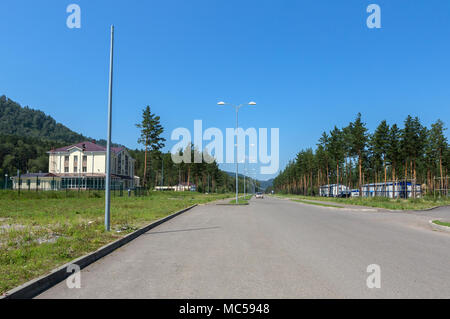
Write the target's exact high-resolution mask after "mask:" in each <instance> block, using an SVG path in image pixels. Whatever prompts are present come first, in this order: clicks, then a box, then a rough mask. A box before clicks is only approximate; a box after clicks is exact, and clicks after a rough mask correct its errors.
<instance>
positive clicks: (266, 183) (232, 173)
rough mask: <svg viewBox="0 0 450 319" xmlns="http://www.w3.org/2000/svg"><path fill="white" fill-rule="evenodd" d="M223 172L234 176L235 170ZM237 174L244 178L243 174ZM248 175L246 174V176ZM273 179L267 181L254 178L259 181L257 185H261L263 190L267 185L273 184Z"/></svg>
mask: <svg viewBox="0 0 450 319" xmlns="http://www.w3.org/2000/svg"><path fill="white" fill-rule="evenodd" d="M225 173H226V174H228V175H229V176H231V177H236V173H235V172H227V171H225ZM238 176H239V178H244V175H243V174H238ZM248 177H249V176H247V178H248ZM273 180H274V179H273V178H272V179H269V180H267V181H260V180H256V181H257V182H258V183H259V187H261V189H263V190H265V189H267V188H268V187H271V186H273Z"/></svg>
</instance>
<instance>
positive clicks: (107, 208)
mask: <svg viewBox="0 0 450 319" xmlns="http://www.w3.org/2000/svg"><path fill="white" fill-rule="evenodd" d="M113 62H114V26H113V25H112V26H111V49H110V60H109V92H108V140H107V142H108V143H107V146H106V183H105V229H106V231H110V229H111V226H110V202H111V198H110V195H111V194H110V193H111V117H112V89H113Z"/></svg>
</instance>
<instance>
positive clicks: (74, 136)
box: [0, 96, 258, 192]
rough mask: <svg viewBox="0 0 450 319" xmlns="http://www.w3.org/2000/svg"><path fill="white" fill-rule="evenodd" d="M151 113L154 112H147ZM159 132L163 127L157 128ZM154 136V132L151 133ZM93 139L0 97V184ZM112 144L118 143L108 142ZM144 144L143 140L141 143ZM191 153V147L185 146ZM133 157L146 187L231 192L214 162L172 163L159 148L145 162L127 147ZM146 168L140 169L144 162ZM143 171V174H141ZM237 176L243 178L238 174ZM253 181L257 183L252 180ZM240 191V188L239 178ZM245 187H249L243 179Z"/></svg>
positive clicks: (229, 180)
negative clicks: (60, 150)
mask: <svg viewBox="0 0 450 319" xmlns="http://www.w3.org/2000/svg"><path fill="white" fill-rule="evenodd" d="M147 115H152V116H153V115H154V114H151V113H150V114H147ZM159 129H160V130H161V132H160V133H162V131H163V128H162V127H160V128H159ZM153 137H154V136H153ZM85 140H93V139H92V138H89V137H85V136H83V135H82V134H78V133H76V132H73V131H71V130H70V129H69V128H67V127H66V126H64V125H62V124H59V123H57V122H56V121H55V120H54V119H53V118H52V117H51V116H48V115H46V114H45V113H43V112H41V111H38V110H33V109H31V108H28V107H21V106H20V105H19V104H18V103H16V102H14V101H12V100H10V99H8V98H7V97H6V96H1V97H0V186H2V185H3V182H4V180H3V179H4V176H5V174H8V175H9V176H13V175H16V174H17V170H20V172H21V173H22V174H23V173H26V172H30V173H39V172H48V154H47V152H48V151H49V150H51V149H53V148H58V147H63V146H66V145H71V144H75V143H78V142H80V141H85ZM96 143H98V144H101V145H106V140H96ZM112 145H113V146H119V145H118V144H116V143H112ZM144 146H145V143H144ZM184 151H190V152H192V156H194V155H193V154H194V152H195V147H193V146H190V147H189V149H188V150H184ZM129 152H130V155H131V156H132V157H133V158H134V159H136V166H135V169H136V171H135V174H136V175H137V176H139V177H140V178H141V180H142V181H145V182H146V187H148V188H153V187H154V186H158V185H166V186H167V185H169V186H173V185H177V184H178V183H191V184H195V185H197V191H199V192H231V191H234V190H235V178H234V176H230V174H229V173H227V172H224V171H222V170H220V169H219V167H218V165H217V163H216V162H213V163H211V164H207V163H205V162H203V163H191V164H185V163H181V164H175V163H173V161H172V158H171V154H170V153H163V152H161V151H160V149H159V148H157V149H150V150H148V152H147V153H148V154H147V162H146V160H145V150H144V149H142V150H140V149H135V150H129ZM145 163H147V166H148V169H147V171H146V172H145V173H144V166H145ZM144 174H145V177H144ZM239 179H240V180H242V179H243V177H242V176H241V177H240V178H239ZM255 184H258V183H257V182H256V181H255ZM239 185H240V188H241V189H240V191H243V181H240V183H239ZM246 189H247V190H250V189H251V186H250V183H247V187H246Z"/></svg>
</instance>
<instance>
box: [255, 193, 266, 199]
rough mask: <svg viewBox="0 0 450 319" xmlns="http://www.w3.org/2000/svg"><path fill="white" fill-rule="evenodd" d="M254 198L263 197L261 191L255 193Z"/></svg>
mask: <svg viewBox="0 0 450 319" xmlns="http://www.w3.org/2000/svg"><path fill="white" fill-rule="evenodd" d="M256 198H261V199H263V198H264V195H263V193H261V192H258V193H256Z"/></svg>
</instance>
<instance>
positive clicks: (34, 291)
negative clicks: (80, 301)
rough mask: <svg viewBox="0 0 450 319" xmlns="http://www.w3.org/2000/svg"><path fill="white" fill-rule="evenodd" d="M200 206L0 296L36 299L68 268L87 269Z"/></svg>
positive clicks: (54, 283)
mask: <svg viewBox="0 0 450 319" xmlns="http://www.w3.org/2000/svg"><path fill="white" fill-rule="evenodd" d="M196 206H198V204H195V205H192V206H189V207H187V208H184V209H182V210H180V211H178V212H176V213H173V214H171V215H169V216H166V217H164V218H161V219H159V220H157V221H154V222H152V223H151V224H149V225H147V226H144V227H142V228H140V229H138V230H136V231H134V232H132V233H131V234H128V235H126V236H125V237H123V238H120V239H117V240H116V241H113V242H112V243H109V244H107V245H105V246H103V247H101V248H99V249H97V250H96V251H94V252H92V253H89V254H87V255H84V256H82V257H79V258H77V259H74V260H72V261H71V262H69V263H67V264H65V265H62V266H59V267H57V268H55V269H53V270H52V271H51V272H50V273H48V274H47V275H43V276H41V277H38V278H35V279H32V280H30V281H28V282H26V283H24V284H22V285H20V286H18V287H16V288H13V289H11V290H9V291H7V292H6V293H5V294H4V295H2V296H0V300H1V299H31V298H34V297H36V296H37V295H39V294H41V293H43V292H44V291H46V290H48V289H50V288H52V287H53V286H55V285H56V284H58V283H60V282H61V281H63V280H64V279H66V278H67V277H69V276H70V275H72V274H71V273H68V272H67V267H68V266H70V265H78V266H79V267H80V269H83V268H86V267H87V266H89V265H90V264H92V263H94V262H96V261H97V260H99V259H101V258H103V257H105V256H107V255H109V254H110V253H112V252H113V251H115V250H116V249H118V248H120V247H122V246H124V245H125V244H127V243H129V242H131V241H132V240H134V239H136V238H138V237H139V236H141V235H142V234H145V233H146V232H148V231H149V230H151V229H153V228H155V227H157V226H159V225H161V224H163V223H165V222H167V221H169V220H171V219H172V218H174V217H177V216H178V215H181V214H183V213H185V212H187V211H189V210H191V209H192V208H194V207H196Z"/></svg>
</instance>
